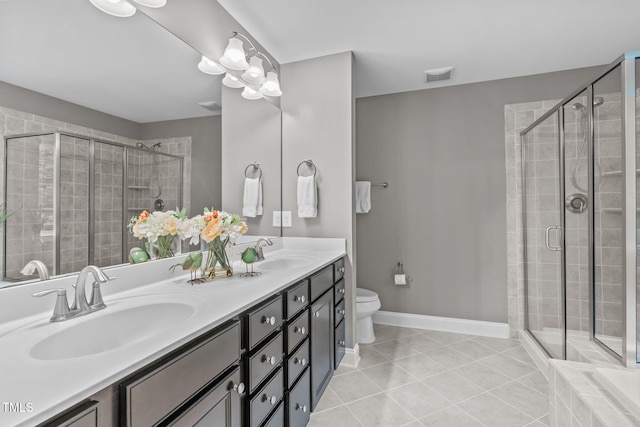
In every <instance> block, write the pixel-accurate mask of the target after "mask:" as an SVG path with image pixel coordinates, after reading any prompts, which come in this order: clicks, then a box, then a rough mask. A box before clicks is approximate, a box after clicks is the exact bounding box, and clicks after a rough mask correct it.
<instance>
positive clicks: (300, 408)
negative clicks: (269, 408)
mask: <svg viewBox="0 0 640 427" xmlns="http://www.w3.org/2000/svg"><path fill="white" fill-rule="evenodd" d="M309 387H310V384H309V370H307V372H306V373H305V374H304V375H303V376H302V378H301V379H300V381H298V384H296V386H295V387H294V388H293V390H291V391H290V392H289V411H288V416H289V424H288V425H290V426H306V425H307V423H308V422H309V416H310V412H311V394H310V389H309Z"/></svg>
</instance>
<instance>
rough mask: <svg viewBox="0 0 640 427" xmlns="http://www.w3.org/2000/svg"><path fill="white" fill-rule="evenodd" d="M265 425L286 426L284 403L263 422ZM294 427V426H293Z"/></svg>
mask: <svg viewBox="0 0 640 427" xmlns="http://www.w3.org/2000/svg"><path fill="white" fill-rule="evenodd" d="M262 426H263V427H284V403H282V402H281V403H280V404H279V405H278V409H276V412H274V413H273V415H271V416H270V417H269V419H268V420H267V421H265V422H264V424H262ZM291 427H294V426H291Z"/></svg>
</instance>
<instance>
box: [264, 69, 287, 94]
mask: <svg viewBox="0 0 640 427" xmlns="http://www.w3.org/2000/svg"><path fill="white" fill-rule="evenodd" d="M260 93H261V94H263V95H267V96H282V91H281V90H280V82H278V75H277V74H276V73H275V72H274V71H269V72H268V73H267V80H266V81H265V82H264V84H263V85H262V86H261V87H260Z"/></svg>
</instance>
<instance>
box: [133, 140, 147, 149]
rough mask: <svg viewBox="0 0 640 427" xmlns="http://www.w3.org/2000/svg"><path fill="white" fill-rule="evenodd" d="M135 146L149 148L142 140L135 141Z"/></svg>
mask: <svg viewBox="0 0 640 427" xmlns="http://www.w3.org/2000/svg"><path fill="white" fill-rule="evenodd" d="M136 147H138V148H143V149H147V150H148V149H149V147H147V146H146V145H144V144H143V143H142V142H140V141H138V142H136Z"/></svg>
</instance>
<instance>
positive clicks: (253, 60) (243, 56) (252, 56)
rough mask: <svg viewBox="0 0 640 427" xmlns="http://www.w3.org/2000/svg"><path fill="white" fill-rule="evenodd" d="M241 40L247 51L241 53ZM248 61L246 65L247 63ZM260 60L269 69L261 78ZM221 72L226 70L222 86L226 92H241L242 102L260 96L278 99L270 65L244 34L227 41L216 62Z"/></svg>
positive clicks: (274, 77)
mask: <svg viewBox="0 0 640 427" xmlns="http://www.w3.org/2000/svg"><path fill="white" fill-rule="evenodd" d="M240 37H242V38H243V39H244V41H245V42H246V43H248V45H249V50H248V51H245V50H244V43H243V41H242V40H240ZM247 59H248V61H247ZM263 59H265V60H266V61H267V63H268V64H269V65H270V66H271V71H269V72H268V73H267V76H266V77H265V75H264V67H263V65H262V64H263ZM220 64H222V66H221V68H222V67H224V68H226V70H227V74H226V75H225V77H224V79H222V83H223V84H224V85H225V86H227V87H230V88H234V89H239V88H244V90H243V91H242V97H243V98H246V99H261V98H263V97H264V96H273V97H278V96H282V91H281V90H280V82H279V81H278V73H277V71H276V67H275V66H274V65H273V62H271V60H270V59H269V57H267V56H266V55H265V54H264V53H262V52H260V51H259V50H258V49H257V48H256V47H255V45H254V44H253V43H252V42H251V40H249V38H248V37H247V36H245V35H244V34H241V33H238V32H234V33H233V36H232V37H231V38H230V39H229V43H228V44H227V48H226V49H225V50H224V55H222V57H221V58H220ZM240 72H242V74H241V73H240Z"/></svg>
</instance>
